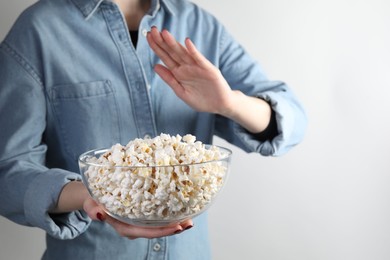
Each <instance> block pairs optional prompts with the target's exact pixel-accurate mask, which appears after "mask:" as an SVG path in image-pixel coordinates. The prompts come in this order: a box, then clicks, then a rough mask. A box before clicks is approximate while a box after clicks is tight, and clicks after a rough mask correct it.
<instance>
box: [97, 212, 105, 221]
mask: <svg viewBox="0 0 390 260" xmlns="http://www.w3.org/2000/svg"><path fill="white" fill-rule="evenodd" d="M96 218H97V219H98V220H100V221H104V217H103V214H102V213H100V212H98V213H96Z"/></svg>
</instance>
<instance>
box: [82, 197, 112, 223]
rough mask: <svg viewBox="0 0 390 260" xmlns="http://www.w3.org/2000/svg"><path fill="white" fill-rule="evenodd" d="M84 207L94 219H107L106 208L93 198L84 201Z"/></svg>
mask: <svg viewBox="0 0 390 260" xmlns="http://www.w3.org/2000/svg"><path fill="white" fill-rule="evenodd" d="M83 209H84V211H85V212H86V213H87V214H88V216H89V217H90V218H91V219H92V220H100V221H103V220H105V219H106V213H105V212H104V208H103V207H102V206H101V205H99V204H98V203H97V202H96V201H95V200H94V199H92V198H88V199H86V200H85V201H84V204H83Z"/></svg>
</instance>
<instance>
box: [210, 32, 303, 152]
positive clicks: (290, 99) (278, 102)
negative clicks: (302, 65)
mask: <svg viewBox="0 0 390 260" xmlns="http://www.w3.org/2000/svg"><path fill="white" fill-rule="evenodd" d="M219 47H220V60H219V69H220V70H221V72H222V74H223V76H224V77H225V79H226V80H227V82H228V83H229V85H230V87H231V88H232V89H237V90H240V91H242V92H243V93H245V94H247V95H249V96H254V97H258V98H262V99H264V100H265V101H267V102H268V103H269V104H270V105H271V107H272V110H273V112H274V113H275V120H276V126H277V135H276V136H275V137H274V138H272V139H265V140H264V139H261V138H258V136H257V135H256V134H251V133H249V132H248V131H246V130H245V129H244V128H242V127H241V126H240V125H238V124H236V123H235V122H233V121H231V120H228V119H227V118H224V117H221V116H218V117H217V119H216V133H217V135H218V136H220V137H222V138H224V139H225V140H227V141H229V142H231V143H233V144H235V145H237V146H239V147H241V148H242V149H244V150H245V151H247V152H258V153H260V154H262V155H264V156H279V155H283V154H285V153H286V152H287V151H289V150H290V149H291V148H292V147H294V146H295V145H297V144H298V143H300V142H301V141H302V139H303V135H304V132H305V129H306V125H307V117H306V113H305V111H304V109H303V107H302V104H301V103H300V102H299V101H298V99H297V98H296V96H295V95H294V93H293V91H292V90H291V88H290V87H289V86H287V85H286V84H285V83H284V82H281V81H271V80H269V79H268V78H267V77H266V75H265V73H264V72H263V70H262V68H261V67H260V65H259V64H258V63H257V62H256V61H255V60H253V59H252V58H251V57H250V56H249V55H248V53H247V52H246V51H245V50H244V48H243V47H242V46H241V45H240V44H239V43H238V42H237V41H235V40H234V39H233V37H232V36H231V35H230V34H229V33H228V32H227V31H226V30H225V29H223V30H222V32H221V41H220V46H219Z"/></svg>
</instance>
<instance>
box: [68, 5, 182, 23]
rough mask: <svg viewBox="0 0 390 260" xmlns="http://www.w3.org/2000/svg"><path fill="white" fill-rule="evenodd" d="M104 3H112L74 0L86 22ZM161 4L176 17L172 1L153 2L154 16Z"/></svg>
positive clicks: (152, 13)
mask: <svg viewBox="0 0 390 260" xmlns="http://www.w3.org/2000/svg"><path fill="white" fill-rule="evenodd" d="M104 1H108V2H110V0H72V2H73V3H74V4H75V5H76V7H77V8H79V9H80V11H81V13H82V14H83V15H84V17H85V19H86V20H88V19H89V18H90V17H91V16H93V15H94V14H95V12H96V10H98V8H99V6H100V5H101V4H102V3H103V2H104ZM160 3H162V4H163V5H164V6H165V7H166V9H167V11H168V12H170V13H171V14H172V15H175V13H176V12H175V11H176V8H175V5H174V4H173V3H172V2H171V1H170V0H152V8H151V15H152V16H155V15H156V14H157V11H158V10H159V9H160Z"/></svg>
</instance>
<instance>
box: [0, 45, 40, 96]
mask: <svg viewBox="0 0 390 260" xmlns="http://www.w3.org/2000/svg"><path fill="white" fill-rule="evenodd" d="M0 49H3V50H4V52H5V53H7V54H9V55H10V56H11V57H12V58H14V59H15V61H16V62H17V63H18V64H19V65H20V66H21V67H22V68H23V69H24V70H25V71H26V72H27V73H28V74H29V75H30V76H31V77H32V78H33V79H34V80H35V81H36V82H37V83H38V84H39V85H40V86H41V87H42V89H43V81H42V79H41V77H40V76H39V74H38V73H37V72H36V71H35V69H34V68H33V67H32V66H31V65H30V64H29V63H28V62H27V60H25V59H24V58H23V57H22V56H21V55H20V54H19V53H17V51H16V50H15V49H13V48H12V47H11V46H10V45H9V44H7V43H6V42H3V44H1V45H0Z"/></svg>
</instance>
